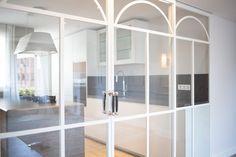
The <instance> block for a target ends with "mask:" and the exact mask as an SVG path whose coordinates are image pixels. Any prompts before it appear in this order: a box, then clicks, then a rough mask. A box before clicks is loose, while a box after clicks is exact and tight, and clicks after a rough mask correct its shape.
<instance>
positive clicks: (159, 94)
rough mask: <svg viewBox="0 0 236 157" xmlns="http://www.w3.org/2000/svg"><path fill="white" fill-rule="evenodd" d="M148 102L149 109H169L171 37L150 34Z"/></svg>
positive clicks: (152, 110) (153, 110)
mask: <svg viewBox="0 0 236 157" xmlns="http://www.w3.org/2000/svg"><path fill="white" fill-rule="evenodd" d="M149 42H150V43H149V48H150V49H149V63H150V67H149V73H150V87H149V92H150V93H149V95H150V97H149V102H150V111H151V112H157V111H163V110H168V109H171V106H170V102H169V98H170V92H169V87H170V82H169V80H170V69H171V60H170V58H171V44H172V40H171V38H167V37H161V36H158V35H150V38H149Z"/></svg>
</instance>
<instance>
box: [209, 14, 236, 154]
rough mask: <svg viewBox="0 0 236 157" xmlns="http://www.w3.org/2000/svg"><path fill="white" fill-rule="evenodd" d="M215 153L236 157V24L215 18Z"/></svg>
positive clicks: (212, 90)
mask: <svg viewBox="0 0 236 157" xmlns="http://www.w3.org/2000/svg"><path fill="white" fill-rule="evenodd" d="M210 31H211V47H210V48H211V54H210V102H211V105H212V106H211V153H212V156H213V157H227V156H230V155H232V154H236V121H235V120H236V99H235V96H236V70H235V67H236V24H235V23H233V22H230V21H227V20H224V19H221V18H219V17H215V16H213V17H212V19H211V21H210Z"/></svg>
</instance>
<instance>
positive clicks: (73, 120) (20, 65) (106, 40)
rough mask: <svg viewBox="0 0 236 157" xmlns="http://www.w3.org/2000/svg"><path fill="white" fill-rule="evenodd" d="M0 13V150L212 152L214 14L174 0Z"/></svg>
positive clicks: (106, 0)
mask: <svg viewBox="0 0 236 157" xmlns="http://www.w3.org/2000/svg"><path fill="white" fill-rule="evenodd" d="M67 4H68V5H67ZM0 13H1V14H0V42H1V43H0V61H1V67H0V76H1V78H0V80H1V81H0V121H1V123H0V124H1V125H0V127H1V128H0V140H1V144H0V145H1V151H0V157H26V156H30V157H41V156H48V157H54V156H55V157H58V156H61V157H67V156H68V157H74V156H79V157H85V156H86V157H92V156H99V157H103V156H104V157H105V156H107V157H113V156H122V157H123V156H130V157H134V156H140V157H141V156H142V157H143V156H146V157H152V156H153V157H158V156H160V157H165V156H166V157H184V156H185V157H190V156H192V157H198V156H208V155H209V109H210V106H209V44H210V43H209V34H208V28H209V26H208V23H209V22H208V21H209V18H208V15H206V14H205V13H203V12H201V11H198V10H196V9H193V8H189V7H186V6H183V5H179V4H176V2H175V1H171V0H166V1H165V2H163V1H156V0H142V1H139V0H126V1H123V0H88V1H87V0H86V1H74V0H70V1H66V0H62V1H60V2H58V1H57V2H55V1H54V0H49V1H46V0H45V1H44V0H43V1H41V2H28V1H16V0H6V1H4V2H1V3H0ZM37 32H40V33H41V34H45V33H46V34H47V33H48V34H49V36H51V37H52V40H53V41H52V42H51V43H50V42H49V39H47V40H46V39H44V38H42V36H40V37H41V38H39V39H34V40H33V37H35V36H34V34H37ZM29 37H30V38H29ZM37 37H38V36H37ZM23 38H24V40H23ZM35 38H36V37H35ZM21 39H22V40H23V41H25V43H27V42H26V41H27V40H25V39H28V43H31V40H33V41H32V43H33V50H32V49H31V50H28V47H29V46H28V45H27V44H23V45H21V44H19V43H20V42H19V40H21ZM42 39H43V40H42ZM37 45H40V46H37ZM16 47H20V51H19V50H18V49H17V51H16ZM31 48H32V47H31ZM42 49H43V50H42ZM14 52H15V53H17V54H14ZM29 53H30V54H29ZM42 54H43V55H42ZM3 58H4V59H3ZM2 65H3V66H2ZM8 78H10V79H9V80H8ZM203 146H204V147H203Z"/></svg>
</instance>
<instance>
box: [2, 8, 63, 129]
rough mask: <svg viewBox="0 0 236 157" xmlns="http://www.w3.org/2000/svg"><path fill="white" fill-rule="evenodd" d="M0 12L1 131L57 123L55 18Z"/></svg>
mask: <svg viewBox="0 0 236 157" xmlns="http://www.w3.org/2000/svg"><path fill="white" fill-rule="evenodd" d="M0 12H1V17H0V23H1V24H0V45H1V46H0V55H1V56H0V63H1V67H0V82H1V83H0V109H1V112H0V114H1V132H9V131H18V130H25V129H34V128H39V127H47V126H52V125H58V123H59V116H58V113H59V106H60V105H59V53H58V37H59V35H58V34H59V28H58V27H59V20H58V18H54V17H50V16H44V15H39V14H30V13H27V12H20V11H14V10H7V9H0ZM27 39H28V40H27Z"/></svg>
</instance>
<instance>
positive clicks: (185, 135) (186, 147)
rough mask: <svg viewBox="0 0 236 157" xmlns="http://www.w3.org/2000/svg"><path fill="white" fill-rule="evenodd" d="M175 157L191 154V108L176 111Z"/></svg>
mask: <svg viewBox="0 0 236 157" xmlns="http://www.w3.org/2000/svg"><path fill="white" fill-rule="evenodd" d="M176 120H177V121H176V122H177V124H176V126H177V127H176V142H177V143H176V157H190V156H192V136H193V135H192V110H191V109H187V110H182V111H178V112H177V118H176Z"/></svg>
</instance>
